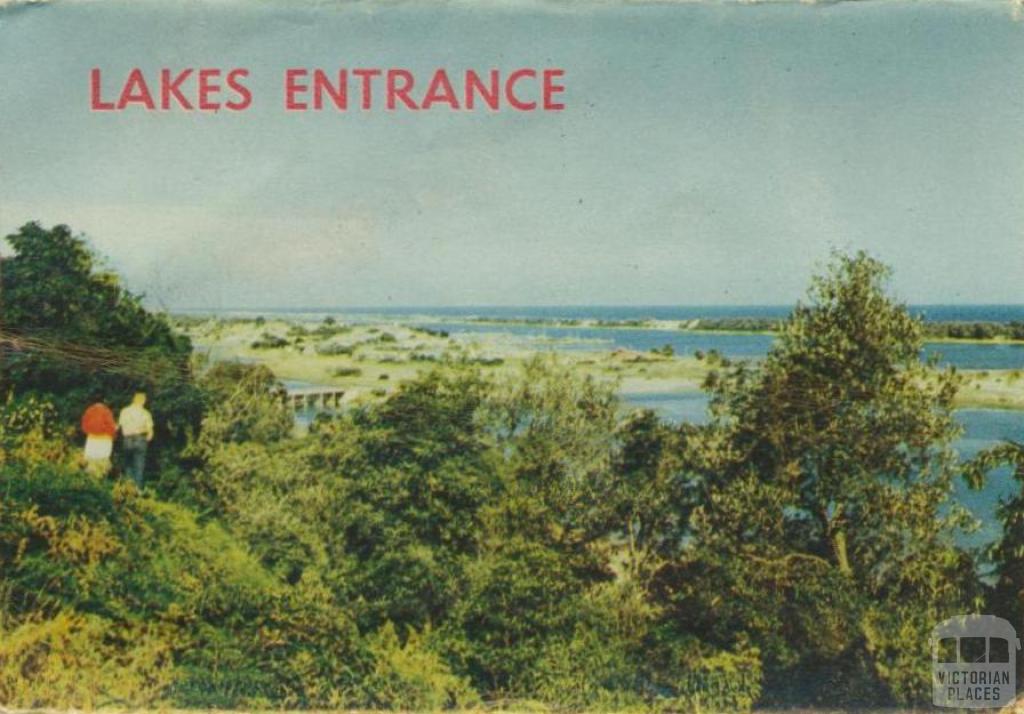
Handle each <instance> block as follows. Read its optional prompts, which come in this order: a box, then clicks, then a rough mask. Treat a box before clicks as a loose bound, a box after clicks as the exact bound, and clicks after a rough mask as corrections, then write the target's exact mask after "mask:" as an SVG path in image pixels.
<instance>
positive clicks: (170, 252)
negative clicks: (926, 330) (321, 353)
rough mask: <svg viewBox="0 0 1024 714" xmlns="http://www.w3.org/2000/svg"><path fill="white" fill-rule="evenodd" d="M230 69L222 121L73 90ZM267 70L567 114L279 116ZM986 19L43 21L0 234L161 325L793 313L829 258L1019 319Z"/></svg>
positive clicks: (17, 17) (444, 7) (406, 11)
mask: <svg viewBox="0 0 1024 714" xmlns="http://www.w3.org/2000/svg"><path fill="white" fill-rule="evenodd" d="M94 66H98V67H101V68H102V69H103V70H104V72H105V73H108V75H109V76H121V77H123V76H124V74H125V73H126V72H127V71H128V69H129V68H131V67H134V66H138V67H141V68H142V69H144V70H146V71H147V73H153V72H156V71H158V70H159V68H161V67H171V68H184V67H198V66H219V67H224V68H228V67H235V66H245V67H248V68H250V69H251V71H252V77H251V79H250V80H249V86H250V87H251V88H252V90H253V94H254V97H255V101H254V105H253V107H252V108H251V109H250V110H248V111H246V112H241V113H237V114H229V113H219V114H199V113H193V114H186V113H181V112H171V113H146V112H145V111H141V110H136V111H127V112H124V113H92V112H90V111H89V104H88V72H89V69H90V68H92V67H94ZM289 66H306V67H323V68H326V69H328V70H333V69H335V68H338V67H342V66H344V67H357V66H383V67H406V68H409V69H412V70H413V71H416V72H418V73H426V72H428V71H429V70H431V69H433V68H435V67H447V68H449V69H451V70H453V71H455V72H458V71H461V70H464V69H466V68H485V69H486V68H490V67H498V68H503V69H513V68H516V67H520V66H534V67H546V66H557V67H562V68H564V69H565V70H566V73H567V74H566V78H565V84H566V85H567V90H566V93H565V95H564V96H565V101H566V103H567V105H568V106H567V108H566V110H565V111H563V112H560V113H534V114H519V113H514V112H501V113H498V114H490V113H485V112H476V113H450V112H447V111H435V112H431V113H419V114H415V115H413V114H408V113H401V112H398V113H393V114H388V113H385V112H372V113H360V112H358V111H350V112H348V113H345V114H338V113H333V112H324V113H320V114H288V113H285V112H284V111H283V110H282V109H281V105H280V95H281V88H280V85H281V77H282V74H283V71H284V69H285V68H286V67H289ZM1021 67H1024V23H1021V22H1019V21H1018V20H1016V19H1014V17H1013V7H1012V6H1011V5H1010V4H1009V3H1006V2H992V3H986V2H972V3H966V2H963V3H938V2H935V3H927V2H917V3H902V2H856V3H855V2H844V3H837V4H821V5H808V4H803V3H792V4H788V3H779V4H774V3H769V4H746V3H742V4H737V3H713V2H709V3H697V2H681V3H670V2H663V3H655V4H628V3H625V2H614V1H608V2H597V3H583V2H558V1H557V0H551V1H549V2H545V1H543V0H536V1H533V0H522V1H520V2H504V3H497V2H492V3H486V2H469V1H468V0H465V1H463V2H445V3H441V2H426V3H412V2H407V3H402V2H378V3H371V2H325V1H321V2H305V3H293V2H288V3H286V2H284V1H283V0H282V1H281V2H261V3H242V2H228V1H226V0H221V1H219V2H208V3H201V2H197V1H195V0H189V1H188V2H175V1H174V0H170V1H167V2H162V3H159V4H157V3H155V2H149V3H138V2H132V3H122V2H95V1H94V2H52V3H43V4H38V5H31V6H21V7H13V8H11V7H8V8H7V9H6V10H0V73H2V77H3V82H2V83H0V107H2V110H0V230H2V231H3V232H4V233H7V232H9V231H10V230H13V229H14V228H16V227H17V226H18V225H20V224H22V223H24V222H25V221H28V220H39V221H41V222H43V223H45V224H51V223H58V222H61V223H68V224H69V225H71V226H72V227H74V228H75V229H77V230H80V231H83V232H85V233H86V234H87V235H88V236H89V237H90V239H91V240H92V242H93V245H94V246H95V247H96V249H97V250H98V251H99V252H100V253H102V254H103V255H105V256H106V257H107V259H108V261H109V264H110V265H111V266H112V267H114V268H116V269H117V270H118V271H119V272H121V274H122V275H123V276H124V278H125V281H126V283H127V284H128V285H129V286H130V287H131V288H132V289H134V290H136V291H140V292H144V293H146V295H147V296H148V299H149V300H150V302H151V303H153V304H155V305H158V306H163V307H169V308H173V307H200V306H202V307H245V306H254V307H255V306H259V307H266V306H290V307H296V306H345V305H353V306H354V305H388V304H391V305H472V304H477V305H480V304H506V305H508V304H518V305H527V304H688V305H692V304H745V303H765V304H779V303H787V302H791V301H793V300H795V299H796V298H798V297H799V296H800V295H801V294H802V293H803V291H804V289H805V287H806V285H807V281H808V277H809V276H810V274H811V273H812V272H813V271H815V270H816V269H817V268H819V267H820V266H821V264H822V263H823V262H825V261H826V260H827V259H828V256H829V252H830V250H831V249H833V248H838V249H859V248H864V249H867V250H869V251H870V252H872V253H873V254H875V255H876V256H878V257H880V258H882V259H883V260H885V261H886V262H888V263H890V264H891V265H892V266H893V267H894V269H895V271H896V273H895V278H894V282H893V288H894V290H895V291H896V292H897V294H898V295H899V296H900V297H902V298H903V299H906V300H908V301H910V302H915V303H943V302H992V303H998V302H1009V303H1021V302H1024V73H1022V72H1021Z"/></svg>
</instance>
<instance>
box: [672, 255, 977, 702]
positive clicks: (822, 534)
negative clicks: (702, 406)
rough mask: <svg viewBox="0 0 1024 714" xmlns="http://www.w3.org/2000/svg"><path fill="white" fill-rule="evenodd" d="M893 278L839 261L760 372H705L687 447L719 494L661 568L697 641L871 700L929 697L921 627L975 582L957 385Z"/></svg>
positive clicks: (862, 263)
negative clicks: (675, 559)
mask: <svg viewBox="0 0 1024 714" xmlns="http://www.w3.org/2000/svg"><path fill="white" fill-rule="evenodd" d="M888 275H889V271H888V270H887V269H886V268H885V266H883V265H882V264H880V263H879V262H878V261H876V260H874V259H872V258H870V257H869V256H867V255H865V254H863V253H859V254H857V255H854V256H838V257H837V258H836V259H835V261H834V263H833V264H832V266H831V268H830V270H829V271H828V273H826V274H825V275H823V276H821V277H818V278H816V279H815V280H814V283H813V285H812V288H811V291H810V303H809V304H801V305H798V306H797V308H796V309H795V311H794V312H793V314H792V315H791V316H790V318H789V319H788V320H787V321H786V323H785V324H784V325H783V326H782V331H781V334H780V336H779V338H778V341H777V343H776V344H775V346H774V347H773V348H772V350H771V351H770V353H769V354H768V356H767V358H766V359H765V360H764V361H763V362H762V363H760V364H756V365H749V364H739V365H733V366H728V367H726V368H725V369H723V370H721V371H718V372H715V373H713V374H712V376H711V377H710V378H709V382H708V387H709V389H710V391H711V396H712V401H711V409H712V414H713V423H712V424H711V425H710V427H709V428H708V429H707V430H706V432H705V433H704V435H703V439H704V444H705V446H704V447H703V448H701V447H700V446H698V445H694V447H693V448H694V449H696V450H697V451H696V452H695V453H697V452H702V453H703V454H704V455H705V457H704V463H703V464H698V465H697V470H698V472H700V473H701V474H702V475H703V478H704V479H705V480H706V482H707V483H708V484H709V485H710V488H709V491H708V496H707V500H706V502H705V503H704V504H703V505H702V506H700V507H699V508H698V509H696V511H695V514H694V518H693V522H692V524H693V534H692V536H693V538H694V543H695V546H694V548H693V549H692V550H691V551H690V552H689V554H688V555H687V556H684V558H683V560H682V561H681V562H680V563H679V564H677V565H676V566H675V568H668V569H666V571H665V573H664V574H663V576H664V581H663V584H664V585H665V587H666V588H668V587H670V586H672V584H673V583H674V584H675V585H678V586H679V588H680V592H682V593H684V594H683V595H681V596H679V597H678V598H677V606H678V607H680V608H683V609H685V610H686V614H685V615H683V617H684V618H685V619H687V620H689V622H690V623H691V625H692V626H693V627H694V628H695V629H696V630H697V631H698V632H699V633H701V634H702V635H704V636H707V637H709V638H710V639H711V640H712V641H717V642H719V643H721V644H736V643H737V642H738V641H739V640H742V639H744V638H747V637H749V638H751V639H752V641H753V642H754V643H755V644H757V645H758V646H759V647H760V648H762V651H763V652H764V653H765V656H766V657H767V658H768V662H767V664H768V666H769V668H770V669H772V670H774V671H775V672H776V673H777V674H778V673H779V672H780V671H783V672H784V671H789V672H791V673H796V672H803V673H813V672H816V671H818V670H820V668H821V667H822V666H823V665H826V666H827V667H829V668H830V670H831V671H832V672H833V677H835V675H836V674H838V675H839V678H840V679H842V680H843V682H844V683H843V686H844V687H847V691H846V692H845V694H846V695H847V696H849V697H852V698H856V699H858V700H859V701H861V702H863V701H865V698H866V697H870V696H871V694H870V693H871V692H876V693H877V692H881V694H882V698H883V699H884V698H885V697H886V695H887V696H888V697H889V698H891V699H895V700H897V701H901V702H906V701H914V700H918V699H921V698H923V697H924V696H925V695H926V693H927V691H928V690H927V687H928V679H927V669H926V668H927V664H928V662H929V658H928V653H927V635H928V631H929V629H930V627H931V626H932V625H934V624H936V623H937V622H938V621H940V620H941V619H943V618H944V616H946V615H951V614H956V613H957V612H959V611H962V609H963V607H964V606H965V602H966V601H967V598H968V595H969V594H970V593H971V592H972V585H973V570H972V568H971V564H970V562H969V561H967V559H966V558H965V557H964V556H963V555H962V554H961V553H960V552H959V551H958V550H957V549H956V548H955V547H954V545H953V541H952V533H953V532H954V531H955V529H957V528H958V527H962V526H965V525H966V524H967V516H966V514H965V512H964V511H963V510H962V509H960V508H957V507H954V506H952V505H951V504H950V503H949V502H948V498H949V495H950V493H951V489H952V484H953V479H954V478H955V477H956V476H957V475H958V473H959V464H958V462H957V459H956V455H955V452H954V451H953V449H952V446H951V444H952V441H953V440H954V438H955V437H956V436H957V435H958V433H959V427H958V425H957V423H956V421H955V420H954V418H953V414H952V404H953V397H954V395H955V393H956V389H957V384H958V378H957V375H956V374H955V372H954V371H953V370H946V371H944V372H939V371H937V370H935V369H934V368H932V367H931V366H929V365H925V364H923V363H921V361H920V359H919V355H920V352H921V348H922V330H921V325H920V323H919V321H917V320H916V319H914V318H912V317H911V316H910V315H909V314H908V312H907V310H906V308H905V307H904V306H903V305H901V304H899V303H897V302H895V301H893V300H892V299H891V298H889V297H888V296H887V295H886V294H885V290H884V287H885V280H886V279H887V277H888ZM677 612H678V611H677ZM778 679H779V680H780V681H790V682H793V681H796V680H795V679H794V678H793V677H791V676H790V677H787V676H780V677H778ZM825 685H826V687H827V686H829V684H828V682H827V680H826V682H825ZM879 685H882V686H879ZM832 686H833V687H835V686H838V684H836V683H835V682H833V684H832ZM851 686H852V687H854V688H855V689H856V690H857V691H850V689H849V688H850V687H851ZM819 694H820V695H821V696H823V697H825V696H827V697H828V698H829V700H830V701H832V702H833V703H835V701H836V700H837V699H838V698H840V697H842V696H843V694H844V693H843V692H842V691H837V690H836V689H835V688H832V689H825V690H823V691H820V692H819ZM806 695H807V693H806V692H804V693H803V696H806Z"/></svg>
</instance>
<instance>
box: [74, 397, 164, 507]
mask: <svg viewBox="0 0 1024 714" xmlns="http://www.w3.org/2000/svg"><path fill="white" fill-rule="evenodd" d="M118 429H120V430H121V437H122V441H121V449H122V451H123V453H124V456H125V471H127V472H128V475H129V476H131V477H132V479H133V480H134V481H135V485H136V486H138V487H139V488H140V489H141V488H142V484H143V474H144V473H145V470H146V448H147V447H148V446H149V442H150V441H152V440H153V415H152V414H150V413H149V410H147V409H146V395H145V393H144V392H136V393H135V396H134V397H133V398H132V403H131V404H130V405H128V406H127V407H125V408H124V409H122V410H121V413H120V414H119V415H118V418H117V422H116V423H115V422H114V413H113V412H112V411H110V407H108V406H107V405H106V404H104V403H103V401H102V399H96V400H95V402H94V403H93V404H92V406H90V407H89V408H88V409H86V410H85V413H84V414H82V431H84V432H85V464H86V469H87V470H88V471H89V472H90V473H93V474H95V475H97V476H103V475H105V474H106V473H107V472H108V471H110V456H111V454H112V453H113V450H114V437H115V436H117V431H118Z"/></svg>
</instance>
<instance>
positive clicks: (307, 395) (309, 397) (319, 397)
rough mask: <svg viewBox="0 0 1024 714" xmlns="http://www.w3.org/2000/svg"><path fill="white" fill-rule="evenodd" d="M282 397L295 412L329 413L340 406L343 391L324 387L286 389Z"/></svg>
mask: <svg viewBox="0 0 1024 714" xmlns="http://www.w3.org/2000/svg"><path fill="white" fill-rule="evenodd" d="M282 396H283V397H284V401H285V404H287V405H288V406H290V407H291V408H292V409H294V410H295V411H297V412H299V411H305V410H307V409H318V410H321V411H329V410H331V409H338V408H339V407H340V406H341V398H342V397H344V396H345V390H344V389H341V388H340V387H326V386H312V387H288V388H286V389H285V390H284V393H283V395H282Z"/></svg>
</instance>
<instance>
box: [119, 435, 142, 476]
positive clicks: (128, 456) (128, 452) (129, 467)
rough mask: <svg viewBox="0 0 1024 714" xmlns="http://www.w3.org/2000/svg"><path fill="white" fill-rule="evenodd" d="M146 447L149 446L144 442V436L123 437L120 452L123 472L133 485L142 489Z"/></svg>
mask: <svg viewBox="0 0 1024 714" xmlns="http://www.w3.org/2000/svg"><path fill="white" fill-rule="evenodd" d="M147 446H149V442H147V441H146V437H144V436H126V437H124V445H123V447H122V450H123V451H124V462H125V470H126V471H127V472H128V475H129V476H131V477H132V479H133V480H134V481H135V485H136V486H138V487H139V488H142V483H143V479H144V474H145V472H146V447H147Z"/></svg>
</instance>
